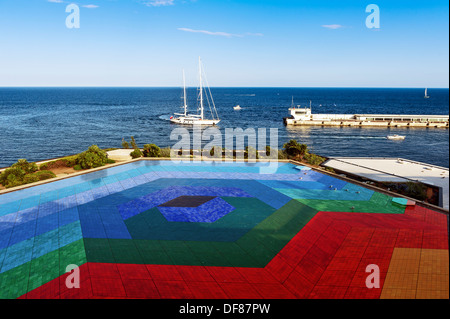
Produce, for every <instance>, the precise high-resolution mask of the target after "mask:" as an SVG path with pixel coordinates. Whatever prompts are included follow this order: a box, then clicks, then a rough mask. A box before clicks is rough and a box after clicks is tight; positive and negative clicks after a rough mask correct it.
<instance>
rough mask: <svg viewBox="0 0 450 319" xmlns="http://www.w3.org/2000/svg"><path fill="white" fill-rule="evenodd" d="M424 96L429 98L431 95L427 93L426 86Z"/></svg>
mask: <svg viewBox="0 0 450 319" xmlns="http://www.w3.org/2000/svg"><path fill="white" fill-rule="evenodd" d="M424 98H426V99H429V98H430V97H429V96H428V94H427V88H425V96H424Z"/></svg>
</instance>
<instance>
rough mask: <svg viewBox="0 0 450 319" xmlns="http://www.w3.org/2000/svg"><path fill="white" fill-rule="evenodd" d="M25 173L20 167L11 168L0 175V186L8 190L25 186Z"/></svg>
mask: <svg viewBox="0 0 450 319" xmlns="http://www.w3.org/2000/svg"><path fill="white" fill-rule="evenodd" d="M24 177H25V171H24V170H23V169H21V168H20V167H13V166H12V167H10V168H7V169H5V170H4V171H3V172H2V173H1V174H0V184H2V185H3V186H5V187H6V188H9V187H15V186H19V185H22V184H23V178H24Z"/></svg>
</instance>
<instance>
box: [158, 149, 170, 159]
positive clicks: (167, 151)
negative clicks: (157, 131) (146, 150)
mask: <svg viewBox="0 0 450 319" xmlns="http://www.w3.org/2000/svg"><path fill="white" fill-rule="evenodd" d="M159 157H170V147H164V148H162V149H161V152H160V153H159Z"/></svg>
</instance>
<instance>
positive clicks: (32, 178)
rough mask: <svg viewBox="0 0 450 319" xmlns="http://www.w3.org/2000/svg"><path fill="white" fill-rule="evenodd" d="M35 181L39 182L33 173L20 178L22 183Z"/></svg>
mask: <svg viewBox="0 0 450 319" xmlns="http://www.w3.org/2000/svg"><path fill="white" fill-rule="evenodd" d="M35 182H39V177H38V176H37V175H34V174H29V175H25V176H24V178H23V180H22V184H30V183H35Z"/></svg>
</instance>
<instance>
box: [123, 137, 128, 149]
mask: <svg viewBox="0 0 450 319" xmlns="http://www.w3.org/2000/svg"><path fill="white" fill-rule="evenodd" d="M122 147H123V148H125V149H129V148H130V144H128V142H127V141H125V139H124V138H122Z"/></svg>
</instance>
